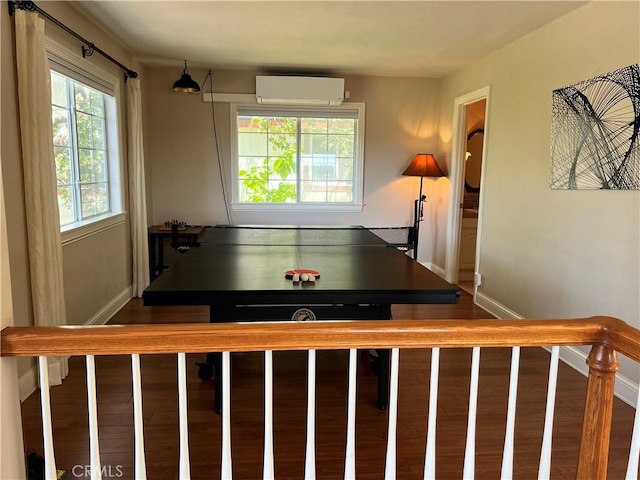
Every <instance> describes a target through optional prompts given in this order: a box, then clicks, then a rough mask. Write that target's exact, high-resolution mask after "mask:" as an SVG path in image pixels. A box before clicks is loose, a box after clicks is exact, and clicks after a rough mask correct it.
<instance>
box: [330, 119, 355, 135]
mask: <svg viewBox="0 0 640 480" xmlns="http://www.w3.org/2000/svg"><path fill="white" fill-rule="evenodd" d="M329 131H330V132H331V133H348V134H350V135H355V133H356V120H355V119H352V118H331V119H329Z"/></svg>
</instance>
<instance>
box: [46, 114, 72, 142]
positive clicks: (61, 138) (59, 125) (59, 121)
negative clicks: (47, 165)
mask: <svg viewBox="0 0 640 480" xmlns="http://www.w3.org/2000/svg"><path fill="white" fill-rule="evenodd" d="M51 123H52V124H53V144H54V145H57V146H69V145H71V143H70V140H71V139H70V138H69V111H68V110H66V109H64V108H59V107H52V108H51Z"/></svg>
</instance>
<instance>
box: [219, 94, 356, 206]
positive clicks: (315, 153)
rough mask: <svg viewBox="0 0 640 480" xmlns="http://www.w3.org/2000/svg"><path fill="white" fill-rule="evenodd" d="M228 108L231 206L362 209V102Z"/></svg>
mask: <svg viewBox="0 0 640 480" xmlns="http://www.w3.org/2000/svg"><path fill="white" fill-rule="evenodd" d="M231 110H232V123H233V126H234V128H233V129H232V131H233V133H234V135H235V138H234V139H233V140H232V145H233V147H235V153H234V157H233V158H234V159H235V162H234V171H233V193H234V196H233V198H234V208H236V209H243V208H244V209H247V208H256V207H257V208H276V209H305V208H306V209H309V208H319V209H324V210H327V209H329V210H331V209H333V210H357V209H361V207H362V171H363V168H362V144H363V139H364V135H363V127H364V105H362V104H346V105H342V106H341V107H323V108H310V107H299V108H296V107H277V106H273V107H272V106H257V105H256V106H254V105H251V106H249V105H243V106H235V105H234V106H232V109H231Z"/></svg>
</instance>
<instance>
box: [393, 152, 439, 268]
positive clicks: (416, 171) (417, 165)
mask: <svg viewBox="0 0 640 480" xmlns="http://www.w3.org/2000/svg"><path fill="white" fill-rule="evenodd" d="M402 175H407V176H409V177H420V196H419V197H418V199H417V200H416V201H415V202H414V205H413V259H414V260H417V259H418V232H419V231H420V222H421V221H422V213H423V212H422V207H423V203H424V201H425V200H426V199H427V197H426V196H425V195H423V194H422V179H423V178H424V177H433V178H437V177H444V176H445V174H444V173H442V170H441V169H440V167H439V166H438V163H437V162H436V158H435V157H434V156H433V155H432V154H431V153H418V154H417V155H416V156H415V157H414V159H413V161H412V162H411V163H410V164H409V166H408V167H407V168H406V169H405V171H404V172H402Z"/></svg>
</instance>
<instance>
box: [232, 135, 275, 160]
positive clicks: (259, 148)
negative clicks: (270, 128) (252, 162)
mask: <svg viewBox="0 0 640 480" xmlns="http://www.w3.org/2000/svg"><path fill="white" fill-rule="evenodd" d="M268 151H269V150H268V141H267V134H266V133H259V132H252V133H238V155H242V156H249V155H255V156H267V155H268Z"/></svg>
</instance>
